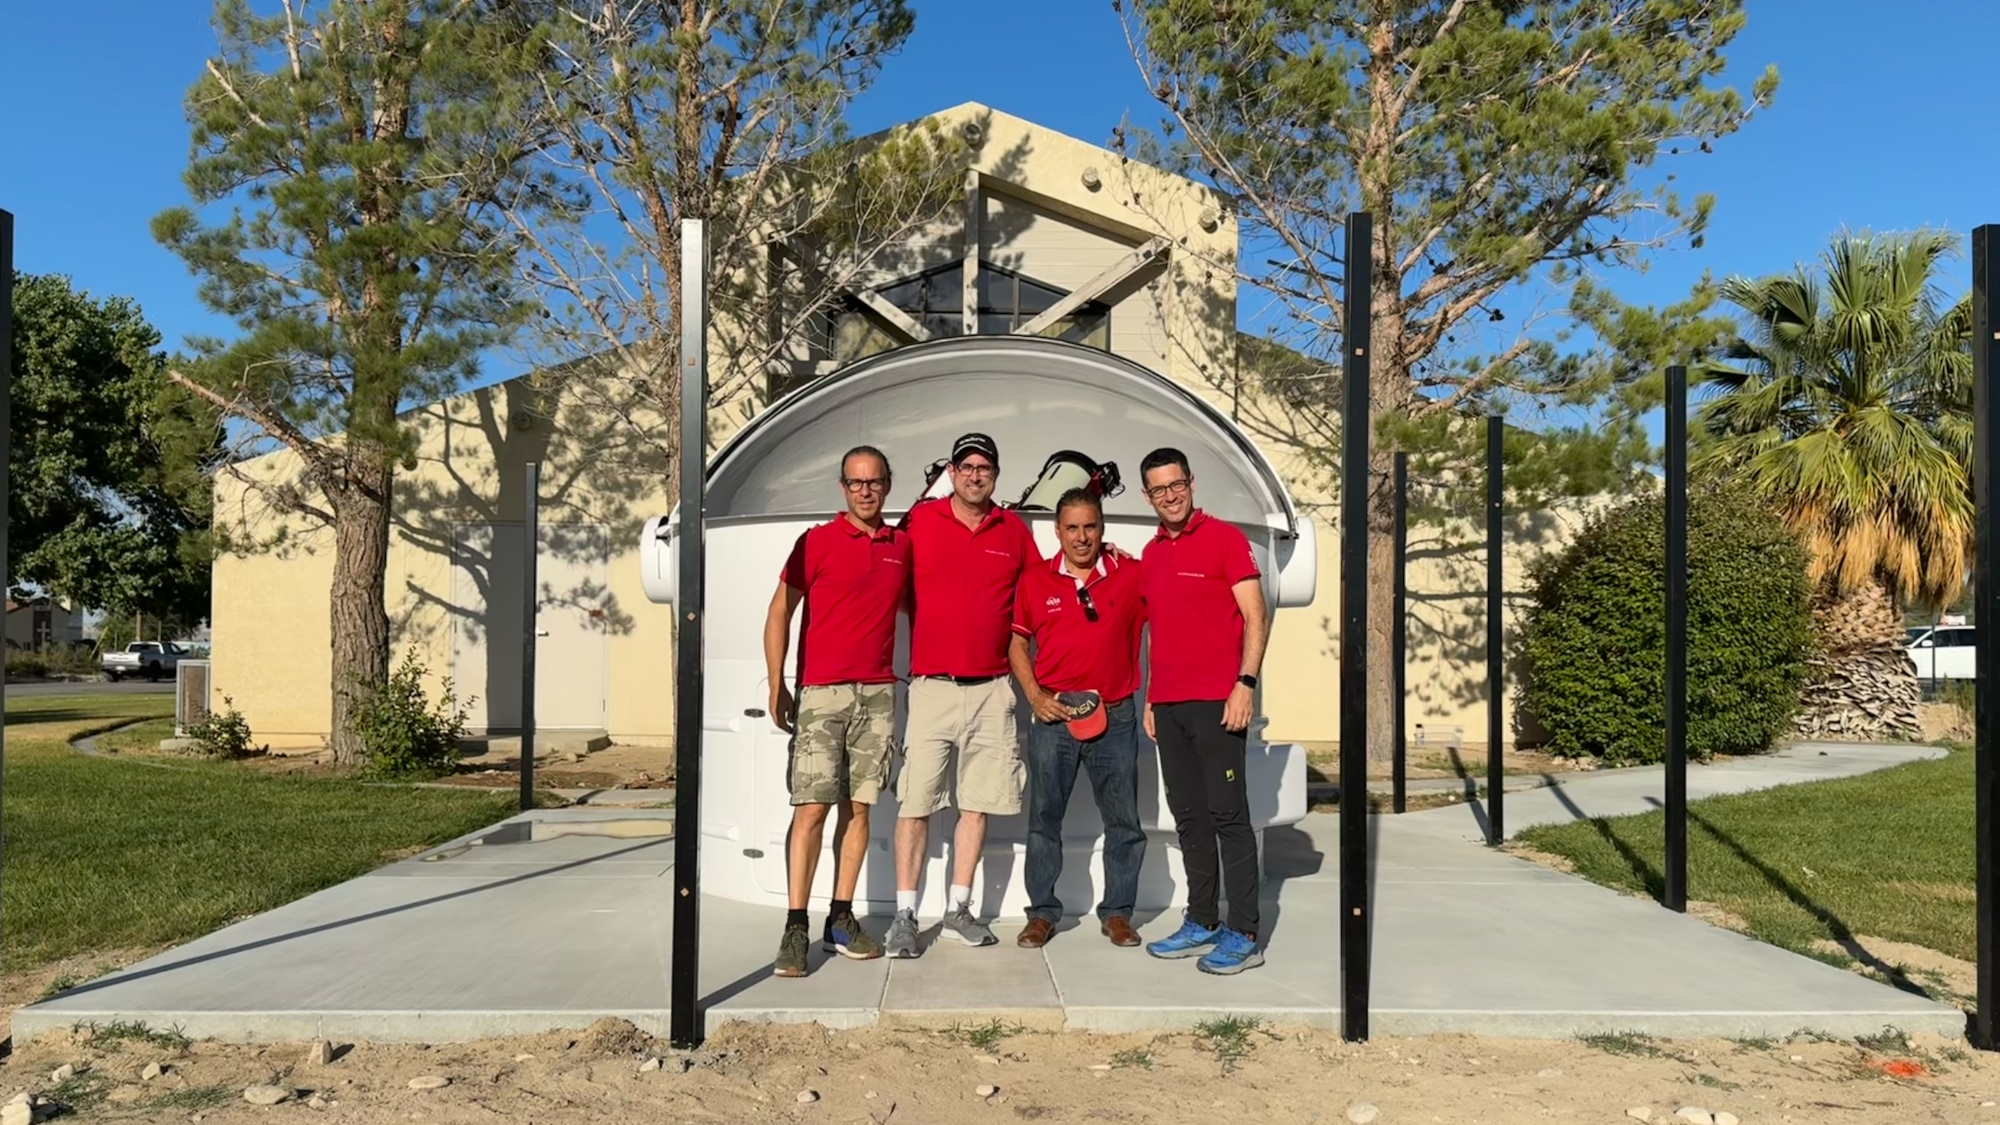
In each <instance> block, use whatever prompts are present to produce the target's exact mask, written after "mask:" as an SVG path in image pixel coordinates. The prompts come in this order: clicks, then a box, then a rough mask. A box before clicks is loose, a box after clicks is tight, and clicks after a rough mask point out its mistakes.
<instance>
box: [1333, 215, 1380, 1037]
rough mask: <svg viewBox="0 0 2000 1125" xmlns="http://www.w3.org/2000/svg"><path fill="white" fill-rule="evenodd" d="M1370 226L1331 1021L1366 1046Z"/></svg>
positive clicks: (1350, 340)
mask: <svg viewBox="0 0 2000 1125" xmlns="http://www.w3.org/2000/svg"><path fill="white" fill-rule="evenodd" d="M1374 225H1375V224H1374V220H1373V217H1372V216H1371V215H1369V214H1368V212H1366V211H1357V212H1355V213H1354V214H1352V215H1349V216H1348V217H1347V279H1346V280H1347V294H1346V300H1345V302H1344V303H1343V307H1342V310H1341V333H1342V335H1343V339H1342V341H1341V370H1342V376H1341V377H1342V378H1343V379H1345V380H1346V384H1345V386H1344V387H1343V388H1342V402H1341V411H1340V446H1341V448H1340V1015H1341V1036H1342V1038H1345V1039H1348V1040H1350V1041H1359V1040H1363V1039H1366V1038H1368V962H1369V949H1368V921H1369V920H1368V913H1367V911H1368V486H1369V479H1368V445H1369V439H1370V438H1371V437H1372V436H1373V434H1374V429H1375V423H1374V416H1373V415H1371V414H1370V413H1369V411H1368V362H1369V354H1368V349H1369V330H1370V328H1371V321H1372V316H1373V310H1372V308H1371V307H1370V300H1369V291H1370V289H1371V288H1372V284H1371V277H1372V275H1373V273H1374V258H1373V254H1374V239H1373V228H1374Z"/></svg>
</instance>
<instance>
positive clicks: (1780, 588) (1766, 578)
mask: <svg viewBox="0 0 2000 1125" xmlns="http://www.w3.org/2000/svg"><path fill="white" fill-rule="evenodd" d="M1689 491H1690V492H1691V493H1692V495H1691V496H1690V498H1689V503H1688V544H1687V553H1688V582H1687V590H1688V667H1687V739H1688V754H1689V755H1690V756H1691V757H1694V758H1697V759H1703V760H1705V759H1707V758H1709V757H1712V756H1713V755H1716V754H1748V753H1758V752H1762V751H1764V750H1768V749H1769V748H1770V746H1771V743H1772V742H1773V741H1774V740H1775V739H1776V738H1777V737H1778V736H1779V734H1780V733H1781V732H1783V730H1784V729H1785V725H1786V723H1787V722H1788V721H1789V720H1790V719H1791V717H1792V714H1793V712H1794V710H1795V709H1796V708H1797V705H1798V694H1799V687H1800V685H1801V683H1802V682H1803V681H1804V678H1805V674H1806V660H1807V657H1808V656H1809V655H1810V651H1811V646H1812V635H1813V634H1812V608H1811V599H1810V595H1811V587H1810V586H1809V584H1808V583H1807V582H1806V577H1805V570H1806V564H1807V555H1806V551H1805V548H1804V547H1803V546H1802V545H1800V543H1799V542H1798V541H1797V539H1795V538H1794V537H1793V536H1792V535H1791V533H1790V532H1788V531H1787V530H1786V529H1785V527H1784V525H1783V524H1782V523H1781V522H1780V521H1779V520H1778V519H1777V518H1776V517H1775V516H1774V515H1772V514H1771V513H1770V511H1769V510H1768V509H1766V508H1765V507H1764V506H1763V505H1762V504H1760V503H1759V502H1758V501H1757V500H1756V499H1755V498H1754V497H1752V496H1750V495H1749V494H1747V493H1746V492H1744V491H1742V490H1741V489H1738V488H1729V487H1711V486H1709V485H1707V484H1702V485H1698V486H1696V487H1694V488H1691V489H1690V490H1689ZM1665 513H1666V501H1665V499H1664V496H1662V495H1653V496H1649V497H1643V498H1640V499H1636V500H1632V501H1628V502H1627V503H1625V504H1623V505H1620V506H1619V507H1617V508H1614V509H1612V510H1611V511H1609V512H1606V513H1604V514H1602V515H1600V516H1598V517H1596V518H1594V519H1592V520H1591V521H1590V522H1589V523H1588V524H1587V525H1586V526H1585V528H1584V530H1583V533H1582V534H1581V535H1579V536H1578V537H1577V539H1576V541H1575V542H1573V543H1571V544H1570V545H1569V547H1568V548H1567V549H1566V550H1564V551H1562V552H1560V553H1558V554H1555V555H1552V556H1550V557H1548V558H1545V559H1543V560H1541V561H1540V562H1539V563H1537V564H1536V565H1535V566H1534V567H1533V568H1532V569H1531V571H1530V578H1531V586H1532V597H1533V605H1532V606H1531V608H1530V610H1529V613H1528V620H1527V628H1526V630H1525V635H1524V638H1523V655H1524V656H1525V657H1526V661H1527V678H1526V683H1525V685H1524V690H1523V702H1524V704H1525V706H1526V707H1527V709H1528V710H1529V711H1530V712H1532V713H1533V715H1534V716H1535V718H1536V719H1537V720H1538V721H1539V722H1540V723H1541V724H1542V725H1543V726H1544V727H1546V728H1547V729H1548V731H1549V734H1550V739H1549V746H1548V748H1549V750H1550V751H1551V752H1553V753H1555V754H1558V755H1562V756H1565V757H1583V756H1586V755H1594V756H1596V757H1599V758H1602V759H1603V760H1604V761H1605V763H1606V764H1612V765H1627V764H1632V763H1640V762H1657V761H1660V760H1661V759H1662V758H1663V757H1664V756H1665V752H1666V734H1665V730H1664V724H1665V721H1666V705H1665V669H1666V647H1667V627H1666V598H1665V594H1666V567H1665V562H1666V525H1665V519H1666V515H1665Z"/></svg>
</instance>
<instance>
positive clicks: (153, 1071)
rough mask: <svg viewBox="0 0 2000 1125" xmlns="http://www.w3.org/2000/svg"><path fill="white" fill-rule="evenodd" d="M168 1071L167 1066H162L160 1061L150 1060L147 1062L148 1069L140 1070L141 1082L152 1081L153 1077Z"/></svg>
mask: <svg viewBox="0 0 2000 1125" xmlns="http://www.w3.org/2000/svg"><path fill="white" fill-rule="evenodd" d="M166 1072H167V1068H166V1067H164V1066H161V1065H160V1064H159V1063H156V1062H149V1063H147V1064H146V1069H144V1070H142V1071H140V1072H139V1080H140V1081H141V1082H151V1081H152V1080H153V1079H155V1078H158V1077H159V1076H160V1075H162V1074H165V1073H166Z"/></svg>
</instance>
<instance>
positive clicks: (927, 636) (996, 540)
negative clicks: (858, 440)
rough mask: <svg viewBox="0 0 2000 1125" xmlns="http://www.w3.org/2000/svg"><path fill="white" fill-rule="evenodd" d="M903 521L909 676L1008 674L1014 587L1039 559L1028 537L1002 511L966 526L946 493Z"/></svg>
mask: <svg viewBox="0 0 2000 1125" xmlns="http://www.w3.org/2000/svg"><path fill="white" fill-rule="evenodd" d="M903 522H904V526H905V527H907V528H908V529H909V536H910V544H911V551H912V554H913V556H914V558H915V566H914V570H915V572H916V575H915V577H916V597H917V605H916V615H915V616H914V617H913V618H912V619H911V620H910V675H912V676H1004V675H1006V674H1007V639H1008V637H1009V636H1010V635H1011V634H1010V629H1011V627H1012V625H1013V621H1014V587H1015V586H1016V585H1018V584H1019V583H1020V581H1021V571H1022V570H1023V569H1026V568H1028V567H1032V566H1034V565H1035V564H1036V563H1039V562H1041V561H1042V552H1041V551H1040V549H1038V548H1037V547H1036V546H1035V536H1034V533H1033V532H1031V531H1029V530H1028V525H1027V524H1025V523H1022V522H1021V517H1019V516H1017V515H1015V514H1014V513H1012V512H1009V511H1007V510H1005V509H1003V508H994V509H993V510H992V511H990V512H988V513H986V518H985V519H983V520H981V521H980V522H979V526H978V527H976V528H974V527H967V526H965V525H964V524H963V523H960V522H959V519H958V517H957V516H956V515H954V514H952V510H951V497H949V496H940V497H938V498H936V499H933V500H925V501H922V502H921V503H919V504H917V505H916V506H915V507H913V508H911V509H910V514H909V517H908V518H907V519H905V520H904V521H903Z"/></svg>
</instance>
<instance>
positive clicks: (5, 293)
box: [0, 210, 14, 854]
mask: <svg viewBox="0 0 2000 1125" xmlns="http://www.w3.org/2000/svg"><path fill="white" fill-rule="evenodd" d="M13 400H14V216H13V214H12V213H11V212H9V211H4V210H0V588H8V587H9V586H10V584H11V583H12V582H13V579H14V576H13V575H12V574H9V573H8V572H7V561H6V560H7V510H8V502H9V499H10V497H9V493H8V489H9V488H11V487H12V486H13V482H12V481H11V480H9V479H8V474H7V466H8V465H9V464H10V463H11V462H12V461H13V459H14V417H13V408H12V405H11V404H12V403H13ZM6 675H7V673H6V670H5V668H4V667H0V682H4V681H5V679H6ZM6 757H7V720H6V716H5V714H4V713H0V776H4V775H5V773H6V769H5V766H4V763H5V760H6ZM0 854H4V851H0Z"/></svg>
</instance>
